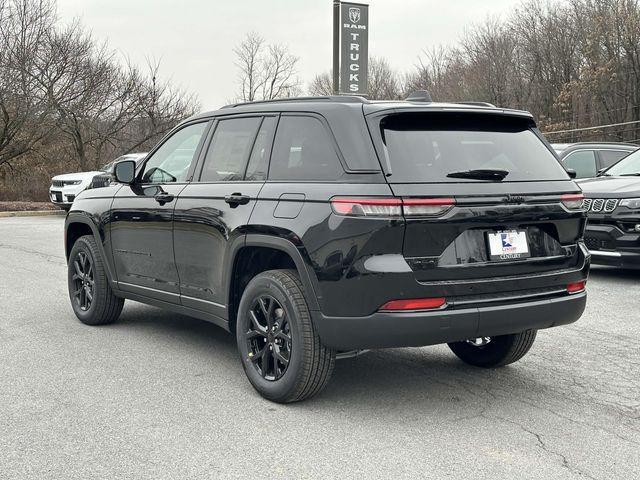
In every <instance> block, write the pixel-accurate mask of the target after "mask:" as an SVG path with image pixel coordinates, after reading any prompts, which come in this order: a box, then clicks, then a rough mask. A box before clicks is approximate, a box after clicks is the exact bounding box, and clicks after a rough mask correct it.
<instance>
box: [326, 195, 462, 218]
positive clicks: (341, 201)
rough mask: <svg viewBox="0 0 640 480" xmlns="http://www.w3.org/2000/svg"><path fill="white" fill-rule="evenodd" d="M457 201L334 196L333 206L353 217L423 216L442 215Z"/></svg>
mask: <svg viewBox="0 0 640 480" xmlns="http://www.w3.org/2000/svg"><path fill="white" fill-rule="evenodd" d="M455 203H456V201H455V199H453V198H396V197H378V198H358V197H334V198H332V199H331V208H332V209H333V212H334V213H335V214H337V215H346V216H351V217H400V216H402V215H403V213H404V215H405V216H407V217H423V216H437V215H442V214H443V213H445V212H446V211H448V210H449V209H451V208H452V207H453V206H454V205H455Z"/></svg>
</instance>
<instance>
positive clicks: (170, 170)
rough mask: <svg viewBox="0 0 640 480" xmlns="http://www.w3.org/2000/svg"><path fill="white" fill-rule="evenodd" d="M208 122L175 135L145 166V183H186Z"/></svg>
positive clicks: (190, 126)
mask: <svg viewBox="0 0 640 480" xmlns="http://www.w3.org/2000/svg"><path fill="white" fill-rule="evenodd" d="M206 127H207V122H202V123H195V124H193V125H189V126H188V127H184V128H182V129H180V130H178V131H177V132H176V133H174V134H173V135H172V136H171V137H169V139H168V140H167V141H166V142H164V143H163V144H162V145H161V146H160V148H158V150H156V151H155V152H154V153H153V155H152V156H151V157H150V158H149V161H148V162H147V163H146V164H145V166H144V173H143V174H142V181H143V182H145V183H168V182H184V181H185V180H186V179H187V173H188V172H189V166H190V165H191V161H192V160H193V155H194V154H195V152H196V149H197V148H198V144H199V143H200V139H201V138H202V135H203V134H204V131H205V129H206Z"/></svg>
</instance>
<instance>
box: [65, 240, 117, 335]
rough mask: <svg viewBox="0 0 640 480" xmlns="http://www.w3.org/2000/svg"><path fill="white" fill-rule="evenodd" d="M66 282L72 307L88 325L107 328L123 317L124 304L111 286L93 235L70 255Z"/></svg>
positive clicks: (72, 250)
mask: <svg viewBox="0 0 640 480" xmlns="http://www.w3.org/2000/svg"><path fill="white" fill-rule="evenodd" d="M67 275H68V276H67V280H68V284H69V299H70V300H71V307H72V308H73V312H74V313H75V314H76V317H78V319H79V320H80V321H81V322H82V323H84V324H86V325H105V324H107V323H113V322H115V321H116V320H117V319H118V317H119V316H120V312H121V311H122V307H123V305H124V300H123V299H122V298H119V297H116V296H115V295H114V294H113V291H112V290H111V287H110V286H109V279H108V277H107V272H106V268H105V266H104V263H103V260H102V256H101V255H100V250H98V245H97V244H96V241H95V239H94V238H93V236H92V235H85V236H83V237H80V238H79V239H78V240H77V241H76V243H75V244H74V245H73V248H72V249H71V253H70V254H69V265H68V274H67Z"/></svg>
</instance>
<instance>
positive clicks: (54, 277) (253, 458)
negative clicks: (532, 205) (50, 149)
mask: <svg viewBox="0 0 640 480" xmlns="http://www.w3.org/2000/svg"><path fill="white" fill-rule="evenodd" d="M63 223H64V219H63V217H31V218H28V217H27V218H6V219H0V478H2V479H6V480H8V479H30V478H33V479H49V478H51V479H61V478H81V479H89V478H118V479H119V478H132V479H142V478H175V479H186V478H295V479H298V478H341V479H342V478H392V477H394V478H412V479H415V478H474V479H484V478H486V479H503V478H504V479H515V478H518V479H525V478H526V479H541V478H553V479H560V478H575V479H577V478H596V479H613V478H619V479H632V478H639V477H640V454H638V451H639V450H638V448H639V445H640V375H639V372H640V347H638V338H640V312H639V311H640V273H634V272H624V271H616V270H610V269H603V268H597V269H594V270H593V271H592V274H591V277H590V280H589V284H588V290H589V295H590V296H589V301H588V307H587V312H586V313H585V315H584V316H583V318H582V319H581V320H580V321H579V322H578V323H576V324H573V325H570V326H566V327H560V328H556V329H551V330H546V331H542V332H540V333H539V335H538V339H537V341H536V344H535V345H534V347H533V349H532V350H531V352H530V353H529V355H528V356H526V357H525V358H524V359H523V360H522V361H520V362H519V363H517V364H515V365H513V366H510V367H507V368H503V369H499V370H494V371H486V370H478V369H474V368H471V367H467V366H465V365H463V364H462V363H460V362H459V361H458V360H457V359H456V358H455V357H454V355H453V354H452V353H451V352H450V351H449V350H448V348H447V347H445V346H438V347H429V348H414V349H402V350H387V351H377V352H371V353H368V354H365V355H363V356H360V357H358V358H355V359H348V360H342V361H340V362H339V363H338V364H337V366H336V371H335V374H334V377H333V381H332V382H331V384H330V385H329V387H328V388H327V389H326V390H325V391H324V392H323V393H322V394H321V395H320V396H319V397H317V398H316V399H313V400H311V401H307V402H304V403H300V404H295V405H288V406H282V405H276V404H272V403H270V402H268V401H266V400H263V399H262V398H261V397H259V396H258V394H257V393H255V392H254V391H253V389H252V388H251V386H250V385H249V383H248V382H247V380H246V379H245V377H244V374H243V372H242V367H241V365H240V362H239V361H238V359H237V356H236V351H235V345H234V339H233V338H232V337H231V335H230V334H228V333H225V332H224V331H223V330H221V329H219V328H217V327H215V326H214V325H210V324H207V323H205V322H202V321H199V320H195V319H191V318H188V317H182V316H178V315H174V314H170V313H166V312H164V311H162V310H159V309H156V308H153V307H147V306H144V305H140V304H136V303H133V302H127V304H126V306H125V309H124V311H123V314H122V317H121V319H120V321H119V322H118V323H116V324H114V325H111V326H106V327H99V328H94V327H88V326H84V325H82V324H81V323H80V322H78V321H77V320H76V318H75V316H74V315H73V312H72V310H71V307H70V306H69V300H68V297H67V287H66V264H65V259H64V254H63V248H62V237H63Z"/></svg>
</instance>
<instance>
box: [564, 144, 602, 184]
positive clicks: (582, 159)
mask: <svg viewBox="0 0 640 480" xmlns="http://www.w3.org/2000/svg"><path fill="white" fill-rule="evenodd" d="M563 162H564V166H565V167H566V168H567V169H573V170H575V171H576V178H589V177H595V176H596V175H597V173H598V167H597V166H596V153H595V152H594V151H593V150H578V151H577V152H573V153H570V154H569V155H567V156H566V157H565V159H564V160H563Z"/></svg>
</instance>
